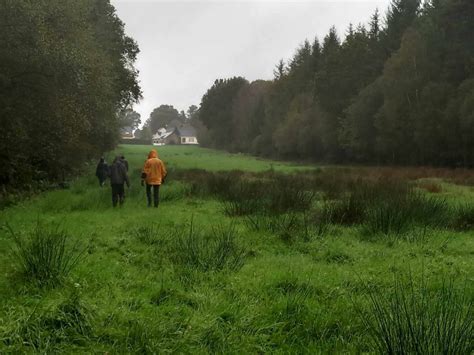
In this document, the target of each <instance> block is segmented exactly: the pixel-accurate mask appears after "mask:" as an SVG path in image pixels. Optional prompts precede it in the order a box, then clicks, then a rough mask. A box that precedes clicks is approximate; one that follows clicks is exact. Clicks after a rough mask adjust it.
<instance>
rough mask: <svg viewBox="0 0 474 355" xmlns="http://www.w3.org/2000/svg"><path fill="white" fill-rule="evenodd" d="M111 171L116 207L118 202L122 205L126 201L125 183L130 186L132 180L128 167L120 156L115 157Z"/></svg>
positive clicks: (113, 197)
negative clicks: (129, 176)
mask: <svg viewBox="0 0 474 355" xmlns="http://www.w3.org/2000/svg"><path fill="white" fill-rule="evenodd" d="M109 171H110V173H109V176H110V186H111V187H112V205H113V206H114V207H116V206H117V203H119V204H120V206H122V205H123V203H124V201H125V188H124V184H125V183H126V184H127V187H129V188H130V180H129V178H128V174H127V169H126V168H125V165H123V163H122V160H121V158H120V157H116V158H115V159H114V162H113V164H112V165H111V166H110V169H109Z"/></svg>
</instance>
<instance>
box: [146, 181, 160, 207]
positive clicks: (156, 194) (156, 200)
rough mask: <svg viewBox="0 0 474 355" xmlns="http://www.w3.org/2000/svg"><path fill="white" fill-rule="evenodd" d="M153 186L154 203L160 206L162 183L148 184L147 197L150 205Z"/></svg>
mask: <svg viewBox="0 0 474 355" xmlns="http://www.w3.org/2000/svg"><path fill="white" fill-rule="evenodd" d="M152 188H153V204H154V206H155V207H158V204H159V203H160V185H148V184H146V199H147V201H148V207H150V206H151V189H152Z"/></svg>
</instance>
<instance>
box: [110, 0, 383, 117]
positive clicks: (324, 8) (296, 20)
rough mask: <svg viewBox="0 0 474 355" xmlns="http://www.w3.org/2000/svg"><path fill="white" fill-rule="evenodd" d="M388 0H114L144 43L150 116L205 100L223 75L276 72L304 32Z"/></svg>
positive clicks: (144, 103) (145, 112) (354, 19)
mask: <svg viewBox="0 0 474 355" xmlns="http://www.w3.org/2000/svg"><path fill="white" fill-rule="evenodd" d="M389 2H390V0H326V1H320V0H313V1H309V0H308V1H301V0H300V1H295V0H286V1H270V0H259V1H257V0H254V1H250V0H247V1H226V0H220V1H193V0H182V1H176V0H175V1H162V0H112V4H114V6H115V7H116V9H117V13H118V16H119V17H120V18H121V19H122V20H123V21H124V22H125V31H126V33H127V34H128V35H129V36H131V37H133V38H134V39H135V40H136V41H137V42H138V45H139V47H140V50H141V52H140V55H139V57H138V61H137V63H136V67H137V68H138V70H139V71H140V84H141V87H142V90H143V99H142V100H141V102H140V103H139V104H138V105H137V106H136V107H135V108H134V109H135V110H136V111H138V112H139V113H140V114H141V116H142V122H144V121H145V120H146V119H147V118H148V117H149V115H150V112H151V111H152V110H153V109H154V108H155V107H158V106H159V105H161V104H170V105H173V106H174V107H176V108H177V109H178V110H186V109H187V108H188V107H189V106H190V105H192V104H195V105H198V106H199V103H200V101H201V97H202V95H203V94H204V93H205V92H206V90H207V89H208V88H209V87H210V86H211V85H212V83H213V82H214V80H215V79H217V78H228V77H232V76H243V77H245V78H247V79H248V80H250V81H252V80H256V79H272V77H273V69H274V67H275V64H276V63H277V62H278V61H279V60H280V59H281V58H283V59H285V60H287V59H289V58H291V56H292V55H293V53H294V52H295V50H296V48H297V47H298V46H299V45H300V44H301V43H302V42H303V41H304V40H305V39H306V38H308V39H310V40H312V39H314V37H316V36H317V37H318V38H319V39H322V38H323V37H324V35H325V34H326V33H327V32H328V30H329V28H330V27H331V26H332V25H335V26H336V28H337V29H338V31H339V34H340V35H341V37H342V36H343V35H344V33H345V31H346V29H347V27H348V25H349V23H353V24H358V23H367V22H368V20H369V19H370V16H371V14H372V13H373V12H374V11H375V9H376V8H377V7H378V8H379V10H380V11H381V12H382V13H384V12H385V10H386V8H387V6H388V4H389Z"/></svg>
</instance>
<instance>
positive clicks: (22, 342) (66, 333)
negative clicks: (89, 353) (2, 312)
mask: <svg viewBox="0 0 474 355" xmlns="http://www.w3.org/2000/svg"><path fill="white" fill-rule="evenodd" d="M92 320H93V317H92V311H91V309H90V307H89V306H88V305H87V304H85V303H84V302H83V301H82V300H81V298H80V297H79V294H78V293H77V292H75V291H73V292H72V293H71V294H70V295H69V297H68V298H67V299H66V300H64V301H63V302H62V303H61V304H59V305H58V306H56V307H54V308H51V309H47V310H43V311H37V310H36V309H35V311H33V313H31V314H28V315H25V316H23V317H21V318H20V319H18V320H17V321H16V322H15V323H14V324H12V328H11V329H10V330H9V331H8V332H5V333H4V334H3V335H2V338H3V339H2V340H3V342H4V343H5V344H8V345H10V346H12V347H14V348H15V350H16V351H14V352H18V353H24V352H31V351H32V350H35V351H37V352H41V353H51V352H56V351H58V350H59V349H60V347H59V345H60V344H61V343H62V342H64V343H67V342H71V343H74V344H77V345H84V344H86V342H87V341H88V340H89V339H90V336H91V335H92V332H93V329H92ZM26 348H29V349H28V351H26Z"/></svg>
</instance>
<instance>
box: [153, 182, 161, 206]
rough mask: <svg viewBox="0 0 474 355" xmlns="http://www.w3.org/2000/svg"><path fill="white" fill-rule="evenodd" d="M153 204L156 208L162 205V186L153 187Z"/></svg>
mask: <svg viewBox="0 0 474 355" xmlns="http://www.w3.org/2000/svg"><path fill="white" fill-rule="evenodd" d="M153 203H154V205H155V207H158V204H159V203H160V185H154V186H153Z"/></svg>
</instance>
